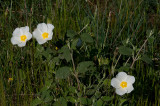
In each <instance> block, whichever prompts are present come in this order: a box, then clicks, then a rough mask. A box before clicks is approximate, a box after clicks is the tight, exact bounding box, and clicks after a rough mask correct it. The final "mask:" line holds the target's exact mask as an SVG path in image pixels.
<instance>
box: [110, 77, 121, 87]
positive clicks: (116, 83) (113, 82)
mask: <svg viewBox="0 0 160 106" xmlns="http://www.w3.org/2000/svg"><path fill="white" fill-rule="evenodd" d="M111 85H112V86H113V87H115V88H120V81H119V80H118V79H117V78H112V80H111Z"/></svg>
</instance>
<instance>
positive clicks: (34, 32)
mask: <svg viewBox="0 0 160 106" xmlns="http://www.w3.org/2000/svg"><path fill="white" fill-rule="evenodd" d="M33 37H34V38H37V39H40V38H41V39H43V38H42V33H41V31H40V30H38V29H35V30H34V31H33Z"/></svg>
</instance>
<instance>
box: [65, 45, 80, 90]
mask: <svg viewBox="0 0 160 106" xmlns="http://www.w3.org/2000/svg"><path fill="white" fill-rule="evenodd" d="M67 45H68V47H69V50H70V55H71V60H72V65H73V75H74V76H75V78H76V80H77V83H78V90H79V91H80V81H79V79H78V73H77V72H76V68H75V63H74V59H73V50H71V47H70V44H69V43H68V44H67Z"/></svg>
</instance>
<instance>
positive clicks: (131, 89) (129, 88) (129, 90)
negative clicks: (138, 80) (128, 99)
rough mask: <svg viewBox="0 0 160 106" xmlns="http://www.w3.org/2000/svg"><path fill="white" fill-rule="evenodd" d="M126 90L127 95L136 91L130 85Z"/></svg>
mask: <svg viewBox="0 0 160 106" xmlns="http://www.w3.org/2000/svg"><path fill="white" fill-rule="evenodd" d="M126 90H127V93H130V92H131V91H133V90H134V88H133V86H132V85H130V86H127V87H126Z"/></svg>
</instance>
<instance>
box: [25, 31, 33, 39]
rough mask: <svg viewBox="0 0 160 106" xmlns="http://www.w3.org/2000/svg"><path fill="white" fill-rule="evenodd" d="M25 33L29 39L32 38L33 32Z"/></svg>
mask: <svg viewBox="0 0 160 106" xmlns="http://www.w3.org/2000/svg"><path fill="white" fill-rule="evenodd" d="M25 35H26V36H27V41H28V40H30V39H31V38H32V34H31V33H30V32H27V33H26V34H25Z"/></svg>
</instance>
